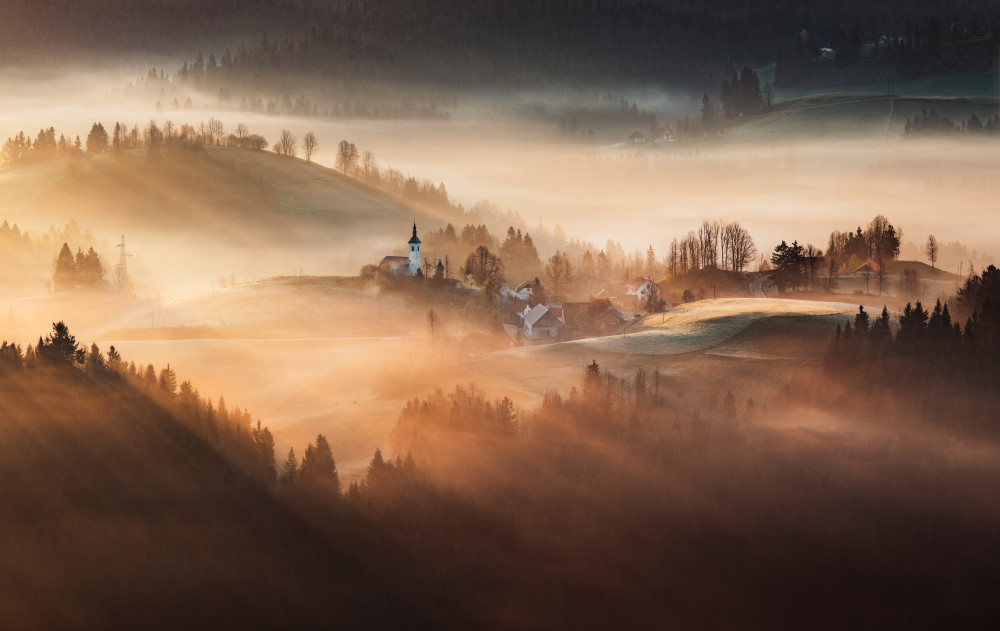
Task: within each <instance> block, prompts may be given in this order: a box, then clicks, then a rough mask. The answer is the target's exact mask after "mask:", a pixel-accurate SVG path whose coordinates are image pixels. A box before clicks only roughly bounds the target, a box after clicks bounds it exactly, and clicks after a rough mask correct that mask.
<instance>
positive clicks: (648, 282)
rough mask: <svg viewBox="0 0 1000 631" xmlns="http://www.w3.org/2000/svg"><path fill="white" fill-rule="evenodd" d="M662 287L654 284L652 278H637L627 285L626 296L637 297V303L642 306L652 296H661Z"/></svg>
mask: <svg viewBox="0 0 1000 631" xmlns="http://www.w3.org/2000/svg"><path fill="white" fill-rule="evenodd" d="M659 293H660V286H659V285H657V284H656V283H654V282H653V280H652V279H651V278H646V277H644V276H637V277H635V278H633V279H632V280H630V281H629V282H627V283H625V295H626V296H635V299H636V302H638V303H639V304H642V303H643V302H645V301H646V300H647V299H648V298H649V296H650V295H651V294H659Z"/></svg>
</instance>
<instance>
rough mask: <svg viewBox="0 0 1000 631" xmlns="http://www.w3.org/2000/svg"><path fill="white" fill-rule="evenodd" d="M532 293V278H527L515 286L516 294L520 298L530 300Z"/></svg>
mask: <svg viewBox="0 0 1000 631" xmlns="http://www.w3.org/2000/svg"><path fill="white" fill-rule="evenodd" d="M532 293H533V292H532V290H531V281H530V280H526V281H524V282H523V283H521V284H520V285H518V286H517V287H515V288H514V295H515V296H517V299H518V300H528V299H529V298H531V295H532Z"/></svg>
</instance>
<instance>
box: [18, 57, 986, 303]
mask: <svg viewBox="0 0 1000 631" xmlns="http://www.w3.org/2000/svg"><path fill="white" fill-rule="evenodd" d="M123 75H124V76H122V77H119V78H118V79H117V81H109V80H106V79H102V78H98V77H96V76H94V77H59V78H56V79H53V80H51V81H43V82H39V81H26V80H23V79H21V78H17V77H15V76H11V75H9V74H8V75H7V76H5V77H4V79H3V83H4V87H5V89H4V90H3V95H4V96H2V97H0V112H2V118H0V137H2V138H6V137H9V136H12V135H14V134H16V133H17V132H18V131H20V130H24V131H25V132H26V133H27V134H30V135H33V134H34V133H35V132H36V131H37V130H38V129H41V128H43V127H44V128H48V127H49V126H54V127H55V128H56V132H57V134H62V133H65V134H66V135H67V137H68V138H70V139H72V138H73V137H74V136H76V135H80V136H81V137H83V138H85V137H86V134H87V132H88V131H89V128H90V125H91V124H92V123H93V122H94V121H102V122H103V123H104V124H105V126H108V127H109V129H110V127H113V125H114V122H115V121H121V122H123V123H125V124H126V125H127V126H131V125H133V124H138V125H139V126H140V128H141V127H143V126H144V125H145V124H147V123H148V122H149V121H150V120H155V121H157V122H158V123H159V124H161V125H162V123H163V122H165V121H167V120H170V121H172V122H173V123H174V125H175V126H179V125H181V124H185V123H186V124H192V125H195V126H197V125H198V124H199V123H204V122H205V121H207V120H208V119H209V118H211V117H215V118H217V119H218V120H220V121H222V123H223V125H224V128H225V130H226V131H227V132H231V131H232V130H234V129H235V127H236V125H237V124H238V123H244V124H246V125H247V126H248V127H249V128H250V130H251V132H253V133H259V134H261V135H263V136H264V137H265V138H266V139H268V141H272V142H273V141H274V140H276V139H277V136H278V135H279V133H280V130H282V129H289V130H291V131H292V132H293V133H294V134H295V135H296V136H297V137H298V138H300V139H301V138H302V137H303V135H304V134H305V133H306V132H307V131H313V132H315V134H316V135H317V137H318V139H319V150H318V152H317V154H316V156H315V161H316V162H317V163H319V164H322V165H326V166H329V167H333V166H335V150H336V144H337V143H338V142H339V141H340V140H342V139H347V140H350V141H351V142H353V143H355V144H356V145H357V146H358V148H359V149H360V150H361V151H366V150H370V151H372V152H374V154H375V156H376V158H377V159H378V161H379V163H380V164H381V165H386V166H392V167H395V168H397V169H400V170H401V171H403V172H404V173H406V174H410V175H413V176H415V177H416V178H417V179H418V180H419V179H422V178H428V179H430V180H431V181H433V182H443V183H444V184H445V185H446V186H447V187H448V193H449V195H450V196H451V198H452V199H453V201H455V202H457V203H462V204H463V205H464V206H465V207H466V208H469V207H471V206H472V205H473V204H475V203H476V202H478V201H479V200H483V199H486V200H489V201H491V202H493V203H494V204H496V205H497V206H499V207H500V208H501V209H504V210H506V209H511V210H514V211H516V212H517V213H519V214H520V215H521V217H523V218H524V221H525V224H526V226H525V227H526V228H528V229H535V228H536V227H537V226H538V225H539V224H542V225H544V226H545V227H546V228H547V229H549V230H551V229H553V228H554V227H555V226H556V225H558V226H560V227H561V228H562V230H563V232H564V233H565V234H566V235H568V236H569V237H573V238H579V239H583V240H585V241H590V242H592V243H593V244H594V245H595V247H596V248H598V249H600V248H603V247H604V246H605V241H606V240H607V239H612V240H615V241H619V242H620V243H621V244H622V245H623V246H624V247H625V249H626V250H627V251H631V250H643V251H644V250H645V249H646V248H647V247H648V246H650V245H652V246H653V247H654V248H655V249H656V250H657V252H658V253H659V254H660V255H662V254H664V253H665V249H666V245H667V244H668V243H669V241H670V240H671V239H673V238H675V237H677V236H682V235H683V234H685V233H686V232H687V231H688V230H690V229H692V228H693V227H694V226H696V225H698V224H699V223H700V222H701V221H702V220H703V219H724V220H734V219H735V220H739V221H740V222H741V223H743V225H744V226H746V227H747V228H748V229H749V230H750V232H751V234H752V235H753V237H754V239H755V241H756V242H757V244H758V246H759V247H758V249H760V250H762V251H763V250H765V249H767V250H769V249H770V248H771V247H773V245H774V244H777V243H778V242H779V241H781V240H786V241H788V242H791V241H793V240H797V241H799V242H802V243H812V244H815V245H816V246H817V247H820V248H824V247H825V245H826V241H827V237H828V236H829V232H830V231H831V230H833V229H838V230H850V229H853V228H855V227H857V226H859V225H864V224H866V223H867V221H868V220H869V219H870V218H871V217H872V216H874V215H875V214H884V215H886V216H888V217H890V219H891V220H892V221H893V223H894V224H895V225H896V226H897V227H899V228H901V229H902V231H903V235H904V241H913V242H914V243H916V244H918V245H920V244H922V243H923V241H924V240H925V239H926V236H927V235H928V234H932V233H933V234H935V235H937V237H938V239H939V240H942V241H945V242H950V241H960V242H962V243H964V244H965V245H966V246H967V247H968V248H969V249H970V250H971V249H975V250H977V251H978V252H980V253H984V252H996V251H997V249H998V247H1000V239H998V238H997V237H996V236H995V235H997V234H1000V229H998V228H1000V226H998V225H997V223H996V222H997V221H1000V220H998V219H997V218H996V217H994V216H992V214H988V215H986V216H984V215H983V213H981V209H982V208H983V207H989V206H990V205H991V204H992V203H993V201H994V199H995V196H996V194H997V191H998V190H1000V168H998V167H1000V148H998V147H997V145H996V143H991V142H982V143H970V142H963V141H932V140H916V141H904V140H903V139H902V133H901V131H902V122H903V117H902V116H901V115H898V114H897V116H896V117H895V118H893V120H892V122H891V124H890V125H888V127H884V121H883V122H882V125H883V127H882V131H883V133H878V129H879V128H878V126H871V125H861V126H857V127H855V128H854V130H853V131H854V132H855V133H853V134H852V128H850V127H849V126H848V127H846V128H845V127H844V126H839V125H837V124H833V123H829V122H826V121H823V120H822V119H817V120H815V121H814V122H813V124H812V126H811V127H809V126H807V127H804V128H803V127H802V126H790V127H789V129H787V130H783V129H781V128H780V127H778V128H777V129H775V130H771V131H770V132H768V133H758V134H756V135H755V134H754V133H753V132H752V131H750V132H747V131H737V133H734V134H733V135H732V136H729V137H723V138H719V139H713V140H711V141H704V142H698V143H691V142H676V143H669V144H658V145H646V146H640V147H630V146H628V145H624V146H622V145H621V143H624V142H625V140H626V136H627V134H628V133H630V132H628V131H625V130H628V129H630V127H627V126H625V125H628V124H627V123H624V124H620V125H618V126H617V127H618V129H604V130H602V132H601V134H599V135H598V136H597V137H596V138H595V139H594V140H586V141H585V140H573V141H570V140H566V139H564V138H562V137H560V135H559V134H558V127H557V125H556V124H554V123H552V122H546V121H541V120H539V119H538V118H537V117H532V118H525V117H522V116H519V115H518V114H517V112H518V109H517V108H514V107H510V108H504V107H503V106H493V107H490V106H487V105H485V103H484V102H483V101H480V100H477V99H475V98H470V99H468V100H467V101H465V102H464V103H462V102H460V103H459V104H458V105H456V106H455V107H453V108H452V110H451V111H449V114H450V116H449V118H448V119H447V120H406V119H402V120H388V121H387V120H361V119H357V120H330V119H322V118H321V119H303V118H294V117H292V118H288V117H277V116H267V115H262V114H253V113H249V112H245V113H244V112H233V111H225V110H217V109H214V108H213V107H212V106H210V105H209V103H212V102H214V100H215V99H212V98H206V97H199V96H197V95H196V97H195V101H196V105H195V107H194V108H193V109H181V110H171V109H170V108H169V107H168V108H167V109H165V110H163V111H156V110H155V109H154V108H153V107H150V104H149V101H150V100H151V99H150V98H148V97H144V98H138V97H133V98H131V99H128V100H122V99H120V98H118V97H116V96H114V94H115V91H116V88H117V87H120V86H121V82H122V81H125V80H126V78H127V75H126V74H125V73H123ZM67 94H69V95H73V96H72V99H73V102H72V103H67V100H66V95H67ZM537 98H541V97H537ZM657 114H658V116H659V119H660V120H661V121H665V122H668V124H669V121H673V120H676V119H679V118H681V117H683V116H686V115H693V114H695V112H693V111H692V110H691V109H684V108H682V107H679V106H674V107H673V108H671V109H665V110H661V111H658V112H657ZM886 120H887V118H886ZM635 127H636V128H641V125H639V124H636V125H635ZM812 132H815V133H812ZM7 177H9V175H8V176H7ZM5 210H6V215H5V217H7V218H8V219H9V220H16V221H19V222H21V225H22V227H35V228H39V229H44V228H47V227H48V225H49V224H50V223H51V222H52V221H53V220H54V219H53V218H52V217H50V216H45V217H33V216H32V215H31V209H30V208H11V207H10V204H8V205H7V208H6V209H5ZM64 212H65V217H72V216H74V215H75V214H76V213H74V209H73V208H72V205H66V206H65V211H64ZM75 218H76V219H77V221H78V223H80V224H81V225H82V226H84V225H85V224H87V225H85V227H87V228H90V229H94V228H95V227H101V228H106V231H107V232H108V233H111V234H109V235H107V236H106V237H105V238H108V239H109V240H112V239H114V240H116V239H117V236H115V235H116V234H117V233H118V232H120V230H118V229H116V228H115V227H114V226H112V225H108V226H96V225H94V224H95V222H96V218H95V221H91V222H87V221H85V220H84V218H83V217H75ZM59 220H61V218H60V219H59ZM427 227H428V228H432V229H433V228H437V227H438V226H436V225H430V226H427ZM192 245H195V247H196V248H197V249H214V248H212V247H211V245H210V244H209V243H206V242H199V243H196V244H192ZM379 245H381V244H379ZM334 247H335V245H334V244H331V249H333V248H334ZM372 247H373V250H374V248H375V246H374V245H373V246H372ZM139 249H143V248H139ZM378 254H379V251H377V250H376V251H373V252H372V254H371V255H370V256H366V255H365V254H363V253H362V252H357V251H355V252H354V253H353V255H352V256H351V257H348V258H344V257H340V258H338V259H337V263H336V264H335V267H331V266H330V264H329V263H328V264H327V265H326V266H323V267H318V266H317V265H316V262H315V261H314V260H308V261H306V262H308V263H309V264H310V265H309V267H311V268H313V269H312V271H314V272H316V273H331V272H334V273H341V274H348V273H352V272H353V271H355V269H356V268H357V267H360V265H361V264H362V263H364V262H370V261H371V260H373V259H377V257H378ZM543 254H545V253H543ZM150 256H152V254H150ZM257 256H259V257H260V258H262V259H263V261H262V262H261V263H259V264H258V263H250V262H248V261H247V260H245V259H244V260H242V261H241V260H236V261H232V262H229V261H227V263H226V264H225V265H216V266H214V268H213V269H212V275H213V276H217V275H218V274H226V275H228V274H229V273H234V274H236V275H237V277H243V276H244V275H248V276H250V277H254V276H256V277H261V276H268V275H275V274H279V273H286V274H287V273H291V272H292V270H294V269H297V268H299V267H303V265H304V263H303V262H302V261H298V262H289V264H285V265H282V264H281V263H279V262H278V261H277V260H274V261H269V260H267V259H268V257H267V255H266V252H261V251H258V253H257ZM196 258H198V260H199V261H202V262H204V257H201V256H198V257H196ZM278 260H282V261H283V260H285V259H278ZM956 271H957V270H956ZM162 278H163V276H162V275H161V279H162ZM191 280H193V279H191ZM162 282H165V283H166V284H167V285H169V282H168V281H162ZM201 286H202V287H204V282H202V285H201ZM190 287H191V286H190V284H189V285H188V286H186V287H185V289H190ZM168 293H169V290H168Z"/></svg>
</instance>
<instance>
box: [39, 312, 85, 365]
mask: <svg viewBox="0 0 1000 631" xmlns="http://www.w3.org/2000/svg"><path fill="white" fill-rule="evenodd" d="M36 352H37V353H38V357H39V359H42V360H43V361H47V362H50V363H77V364H82V363H83V360H84V356H85V353H84V351H83V349H82V348H80V346H79V345H78V344H77V343H76V337H74V336H73V335H71V334H70V332H69V327H67V326H66V323H65V322H62V321H59V322H54V323H53V324H52V333H51V334H50V335H48V336H47V337H46V338H45V339H44V340H43V339H41V338H38V347H37V349H36Z"/></svg>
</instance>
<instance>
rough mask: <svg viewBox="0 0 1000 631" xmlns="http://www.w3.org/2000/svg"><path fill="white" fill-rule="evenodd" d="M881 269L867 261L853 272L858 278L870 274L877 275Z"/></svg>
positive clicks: (872, 262)
mask: <svg viewBox="0 0 1000 631" xmlns="http://www.w3.org/2000/svg"><path fill="white" fill-rule="evenodd" d="M881 269H882V268H881V267H880V266H879V264H878V263H876V262H875V261H873V260H871V259H868V260H867V261H865V264H864V265H862V266H861V267H859V268H858V269H856V270H854V273H855V274H857V275H858V276H865V277H868V276H871V275H872V274H878V273H879V271H880V270H881Z"/></svg>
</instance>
